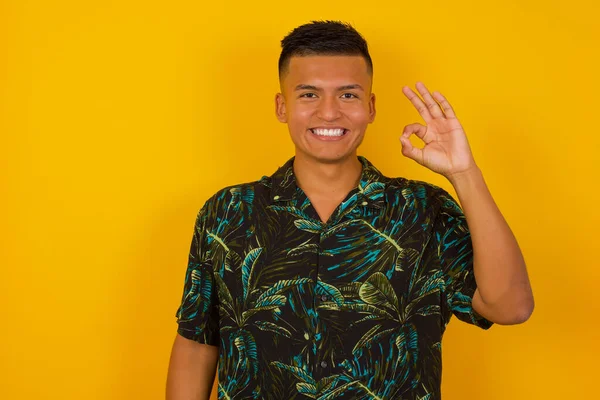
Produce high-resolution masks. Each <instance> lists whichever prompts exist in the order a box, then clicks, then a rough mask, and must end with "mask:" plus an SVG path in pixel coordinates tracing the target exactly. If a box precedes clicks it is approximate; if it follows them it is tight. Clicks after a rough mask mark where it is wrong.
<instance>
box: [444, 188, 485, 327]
mask: <svg viewBox="0 0 600 400" xmlns="http://www.w3.org/2000/svg"><path fill="white" fill-rule="evenodd" d="M438 199H439V201H440V208H439V212H438V214H437V216H436V219H435V223H434V236H435V239H436V245H437V255H438V257H439V262H440V266H441V269H442V271H443V275H444V281H445V294H446V301H447V304H448V307H449V309H450V310H451V311H452V314H454V315H455V316H456V317H457V318H458V319H460V320H461V321H464V322H467V323H469V324H473V325H476V326H478V327H480V328H482V329H489V328H490V327H491V326H492V325H493V322H491V321H489V320H487V319H486V318H484V317H482V316H481V315H479V314H478V313H477V312H476V311H475V310H474V309H473V307H472V300H473V295H474V294H475V290H476V289H477V282H476V281H475V274H474V273H473V245H472V242H471V234H470V232H469V228H468V226H467V220H466V217H465V215H464V214H463V211H462V209H461V208H460V206H459V205H458V203H457V202H456V201H455V200H454V199H453V198H452V196H450V194H448V193H447V192H446V191H442V193H441V194H440V195H439V197H438Z"/></svg>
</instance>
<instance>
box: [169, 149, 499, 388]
mask: <svg viewBox="0 0 600 400" xmlns="http://www.w3.org/2000/svg"><path fill="white" fill-rule="evenodd" d="M293 160H294V159H293V158H292V159H291V160H289V161H288V162H287V163H286V164H285V165H284V166H283V167H281V168H280V169H279V170H278V171H277V172H276V173H275V174H274V175H272V176H265V177H263V178H262V179H260V180H259V181H256V182H251V183H245V184H241V185H235V186H231V187H228V188H224V189H223V190H220V191H218V192H217V193H216V194H215V195H214V196H212V197H211V198H210V199H209V200H208V201H207V202H206V203H205V204H204V205H203V207H202V208H201V209H200V211H199V212H198V215H197V217H196V223H195V226H194V231H193V237H192V244H191V248H190V253H189V261H188V266H187V269H186V273H185V281H184V291H183V295H182V298H181V304H180V306H179V308H178V309H177V313H176V317H177V321H178V324H179V328H178V332H179V333H180V334H181V335H183V336H184V337H186V338H188V339H191V340H195V341H197V342H199V343H205V344H209V345H214V346H219V348H220V351H219V362H218V377H219V384H218V396H219V399H237V398H252V399H259V398H265V399H271V398H272V399H290V400H296V399H297V400H300V399H320V400H329V399H365V400H367V399H369V400H372V399H423V400H426V399H428V400H433V399H437V398H439V397H440V382H441V351H442V349H441V339H442V335H443V333H444V331H445V328H446V325H447V324H448V322H449V321H450V318H451V317H452V316H457V317H458V318H459V319H461V320H463V321H466V322H468V323H471V324H474V325H477V326H479V327H481V328H484V329H487V328H489V327H490V326H491V325H492V324H491V322H490V321H487V320H486V319H484V318H483V317H481V316H480V315H478V314H477V313H476V312H475V311H474V310H473V308H472V304H471V299H472V296H473V293H474V291H475V289H476V282H475V279H474V274H473V272H472V247H471V243H470V236H469V231H468V227H467V224H466V220H465V218H464V215H463V213H462V210H461V209H460V207H459V206H458V204H457V203H456V201H454V199H452V197H451V196H450V195H449V194H448V193H447V192H445V191H444V190H443V189H441V188H439V187H436V186H434V185H431V184H428V183H425V182H420V181H411V180H407V179H404V178H387V177H385V176H383V175H382V174H381V173H380V172H379V171H378V170H377V169H376V168H375V167H374V166H373V165H372V164H371V163H370V162H369V161H368V160H367V159H366V158H364V157H359V160H360V161H361V163H362V166H363V171H362V175H361V177H360V180H359V183H358V185H357V187H356V188H355V189H354V190H352V191H350V193H348V195H347V196H346V198H345V199H344V200H343V201H342V202H341V203H340V205H339V206H338V207H337V209H336V210H335V211H334V212H333V213H332V215H331V217H330V218H329V220H328V221H326V222H323V221H321V219H320V217H319V215H318V214H317V212H316V210H315V208H314V207H313V205H312V204H311V202H310V200H309V199H308V197H307V196H306V194H305V193H304V192H303V191H302V190H301V189H300V188H299V187H298V186H297V185H296V181H295V176H294V174H293V168H292V166H293Z"/></svg>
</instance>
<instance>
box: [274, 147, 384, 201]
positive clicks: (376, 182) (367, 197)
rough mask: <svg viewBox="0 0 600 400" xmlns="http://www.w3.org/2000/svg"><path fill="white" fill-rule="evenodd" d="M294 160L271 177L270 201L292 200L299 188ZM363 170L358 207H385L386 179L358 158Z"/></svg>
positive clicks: (289, 161) (369, 163) (367, 162)
mask: <svg viewBox="0 0 600 400" xmlns="http://www.w3.org/2000/svg"><path fill="white" fill-rule="evenodd" d="M294 158H295V157H292V158H290V159H289V160H288V161H287V162H286V163H285V164H283V166H281V167H280V168H279V169H278V170H277V171H276V172H275V173H274V174H273V175H272V177H271V178H272V188H271V200H272V202H282V201H290V200H294V199H295V197H296V195H297V194H298V191H299V188H298V187H297V186H296V176H295V175H294V168H293V166H294ZM358 160H359V161H360V162H361V164H362V166H363V168H362V172H361V175H360V180H359V184H358V187H357V188H355V189H354V190H355V191H356V192H357V196H358V198H359V199H358V200H359V201H360V203H359V204H360V205H362V206H366V207H370V208H382V207H383V206H385V195H384V194H385V187H386V185H385V181H386V178H385V177H384V176H383V174H382V173H381V172H379V170H378V169H377V168H375V166H374V165H373V164H372V163H371V162H370V161H369V160H367V159H366V158H365V157H363V156H358Z"/></svg>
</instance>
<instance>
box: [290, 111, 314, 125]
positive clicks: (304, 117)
mask: <svg viewBox="0 0 600 400" xmlns="http://www.w3.org/2000/svg"><path fill="white" fill-rule="evenodd" d="M313 113H314V110H313V109H312V108H310V107H296V108H293V109H292V110H291V112H290V113H289V114H288V118H289V121H290V125H293V126H294V128H298V129H305V128H307V127H308V125H309V123H310V121H311V118H312V116H313Z"/></svg>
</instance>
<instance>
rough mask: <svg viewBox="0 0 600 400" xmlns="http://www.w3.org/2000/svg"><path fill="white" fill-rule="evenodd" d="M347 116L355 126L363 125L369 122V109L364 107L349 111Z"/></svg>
mask: <svg viewBox="0 0 600 400" xmlns="http://www.w3.org/2000/svg"><path fill="white" fill-rule="evenodd" d="M345 114H346V115H347V116H348V118H349V119H350V120H351V121H352V122H353V123H355V124H360V125H362V124H367V123H368V122H369V109H368V108H364V107H363V106H361V107H353V108H350V109H347V110H346V112H345Z"/></svg>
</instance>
